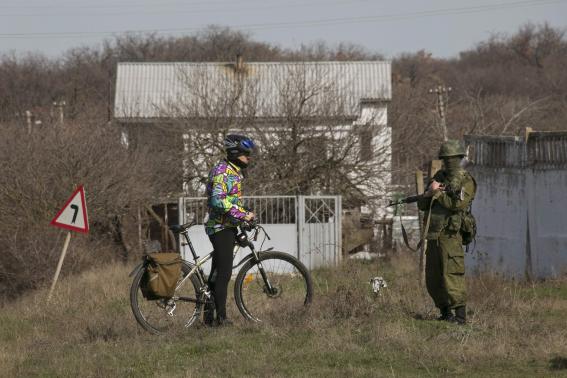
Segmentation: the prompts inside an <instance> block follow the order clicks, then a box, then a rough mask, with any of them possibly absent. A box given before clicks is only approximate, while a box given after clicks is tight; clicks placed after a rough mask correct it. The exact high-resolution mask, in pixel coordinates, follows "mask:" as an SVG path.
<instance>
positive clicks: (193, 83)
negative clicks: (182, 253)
mask: <svg viewBox="0 0 567 378" xmlns="http://www.w3.org/2000/svg"><path fill="white" fill-rule="evenodd" d="M391 97H392V87H391V65H390V63H389V62H381V61H368V62H277V63H244V62H243V60H242V59H241V58H237V60H236V61H235V62H232V63H119V64H118V69H117V79H116V94H115V104H114V118H115V121H116V122H117V123H118V124H119V125H120V126H121V127H122V129H123V132H124V134H123V135H124V141H125V143H145V142H144V140H146V138H147V137H148V135H154V136H155V135H160V134H161V135H163V138H160V139H159V140H160V141H161V142H160V143H164V148H176V149H182V148H183V149H185V150H186V151H202V150H198V146H197V144H196V140H199V139H202V138H201V136H203V135H209V138H210V139H216V140H220V135H222V133H223V132H228V131H234V130H235V129H236V130H237V131H238V130H242V129H244V128H247V129H248V130H250V131H252V132H254V133H258V132H260V133H264V135H265V136H267V139H268V140H270V141H273V142H274V143H276V142H277V140H278V137H277V134H278V133H281V132H282V129H281V126H280V125H289V118H290V116H294V115H295V114H301V117H302V119H303V120H308V121H309V122H308V123H307V124H308V127H309V129H310V130H311V132H312V133H313V134H312V136H314V137H315V135H316V133H318V135H319V137H321V138H322V140H323V139H324V138H334V139H335V140H337V139H338V140H341V138H344V140H347V138H351V137H352V136H353V135H356V137H357V143H358V146H357V149H358V154H359V156H363V157H364V161H365V163H364V164H365V165H368V166H372V164H373V163H375V165H379V167H380V172H381V174H380V175H377V177H368V178H367V180H364V183H360V184H357V185H356V190H359V191H360V192H361V193H363V194H364V195H365V196H367V197H368V198H372V199H374V200H375V201H374V203H373V202H372V201H370V202H369V204H370V205H371V206H372V205H373V206H372V207H373V208H374V209H376V210H377V209H380V208H381V206H378V204H380V205H381V204H383V202H382V200H381V199H383V198H385V197H386V195H387V193H388V192H389V187H390V184H391V183H390V181H391V129H390V127H389V126H388V117H387V109H388V102H389V101H390V100H391ZM219 119H224V121H225V124H224V125H225V126H223V127H224V128H222V127H221V128H220V129H214V126H213V125H217V124H219ZM227 120H228V121H227ZM180 121H182V122H183V125H184V128H183V129H179V130H180V131H178V132H177V133H174V135H175V141H174V142H171V141H166V139H165V136H166V134H167V130H168V128H170V129H171V130H178V129H177V128H176V127H177V126H176V125H178V124H179V122H180ZM221 123H222V122H221ZM226 125H234V126H231V127H230V129H227V127H226ZM242 125H245V126H242ZM283 132H287V133H289V130H287V131H286V130H283ZM169 135H171V134H169ZM215 135H216V136H217V137H215ZM208 148H209V150H208V152H209V155H210V152H212V150H211V148H212V147H208ZM307 148H313V146H312V145H310V146H308V147H307ZM322 153H323V154H325V153H328V151H326V152H325V151H324V150H323V152H322ZM193 155H202V156H205V155H207V154H206V153H202V154H198V153H197V154H196V153H193ZM192 158H193V159H195V158H198V157H195V156H193V157H192ZM202 159H206V157H202ZM206 163H207V162H206V160H203V161H202V164H195V165H194V166H193V167H192V168H191V173H192V175H193V176H191V177H190V178H187V177H188V176H187V175H184V177H185V178H184V180H183V181H184V182H183V190H184V192H185V193H192V194H196V195H198V194H199V190H202V184H201V183H200V180H202V178H203V177H205V175H206V173H207V169H208V168H209V164H206ZM185 170H186V171H187V167H185ZM361 172H362V171H361ZM361 172H352V173H351V174H352V178H353V180H354V178H356V177H358V178H360V175H361V174H362V173H361ZM185 173H187V172H184V174H185ZM357 175H358V176H357ZM354 181H357V180H354ZM358 181H361V180H358ZM180 190H181V188H180ZM274 194H281V193H274ZM314 194H317V193H314ZM323 194H324V193H323ZM332 194H334V193H332ZM380 211H382V210H380ZM383 215H384V214H383V213H380V214H378V215H377V216H379V217H381V216H383Z"/></svg>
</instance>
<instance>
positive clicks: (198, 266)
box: [176, 228, 274, 299]
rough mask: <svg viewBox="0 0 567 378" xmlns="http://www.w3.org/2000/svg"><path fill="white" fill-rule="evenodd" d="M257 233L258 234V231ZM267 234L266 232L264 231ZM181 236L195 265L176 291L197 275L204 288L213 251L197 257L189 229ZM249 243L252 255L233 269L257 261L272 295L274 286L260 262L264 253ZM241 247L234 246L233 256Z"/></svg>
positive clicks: (243, 231)
mask: <svg viewBox="0 0 567 378" xmlns="http://www.w3.org/2000/svg"><path fill="white" fill-rule="evenodd" d="M241 232H242V233H244V234H245V235H246V236H247V234H246V231H245V230H241ZM256 232H258V231H257V230H256ZM264 232H265V231H264ZM180 234H182V235H183V237H184V238H185V243H186V245H187V246H189V250H190V251H191V254H192V256H193V261H194V263H190V265H192V266H193V267H192V269H191V271H190V272H189V273H188V274H187V275H186V276H185V277H184V278H183V280H181V282H180V283H179V284H178V285H177V287H176V289H178V288H180V287H181V286H182V285H183V284H184V283H185V281H186V280H187V279H189V277H191V276H192V275H193V274H195V273H196V274H197V277H198V278H199V282H200V284H201V287H204V286H205V285H206V284H207V283H206V282H205V279H204V277H205V273H204V272H203V269H202V267H203V265H204V264H205V263H206V262H207V261H209V260H210V259H212V257H213V251H211V252H209V253H208V254H206V255H205V256H203V257H199V256H198V255H197V252H195V248H194V247H193V243H191V239H190V238H189V228H186V229H185V230H183V231H182V232H180ZM246 241H247V247H248V248H250V250H251V253H249V254H248V255H246V256H244V257H243V258H242V260H240V261H239V262H238V264H236V265H233V267H232V269H235V268H237V267H239V266H240V265H242V264H244V263H245V262H247V261H248V260H250V259H255V260H256V261H258V270H259V272H260V274H261V276H262V279H263V280H264V283H265V285H266V289H267V290H268V292H270V293H272V292H274V288H273V286H272V284H271V283H270V280H269V279H268V276H267V275H266V272H265V270H264V267H263V265H262V263H261V262H260V259H259V257H260V254H261V253H262V251H256V249H255V248H254V244H252V243H251V242H250V241H248V240H247V239H246ZM240 248H241V246H240V244H239V243H235V244H234V250H233V254H234V255H236V253H237V252H238V251H239V250H240ZM180 299H181V298H180Z"/></svg>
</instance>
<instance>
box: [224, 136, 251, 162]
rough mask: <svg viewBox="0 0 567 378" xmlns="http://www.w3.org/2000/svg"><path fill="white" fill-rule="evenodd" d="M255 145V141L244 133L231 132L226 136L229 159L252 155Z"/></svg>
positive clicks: (226, 149) (225, 144) (225, 141)
mask: <svg viewBox="0 0 567 378" xmlns="http://www.w3.org/2000/svg"><path fill="white" fill-rule="evenodd" d="M255 147H256V145H255V144H254V141H253V140H252V139H251V138H248V137H247V136H244V135H238V134H230V135H227V136H226V138H224V150H225V151H226V155H227V157H228V158H229V159H234V158H237V157H239V156H242V155H246V156H250V154H251V153H252V151H253V150H254V148H255Z"/></svg>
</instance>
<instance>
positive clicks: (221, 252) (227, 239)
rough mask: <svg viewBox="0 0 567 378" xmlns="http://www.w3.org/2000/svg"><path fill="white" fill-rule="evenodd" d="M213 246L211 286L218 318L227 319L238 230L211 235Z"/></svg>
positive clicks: (228, 229)
mask: <svg viewBox="0 0 567 378" xmlns="http://www.w3.org/2000/svg"><path fill="white" fill-rule="evenodd" d="M209 239H210V240H211V243H212V244H213V248H214V251H213V262H212V266H211V274H210V275H209V286H210V287H211V290H212V292H213V295H214V297H215V306H216V310H217V318H221V319H226V296H227V291H228V282H229V281H230V276H231V275H232V259H233V256H232V252H233V251H234V242H235V240H236V228H225V229H224V230H222V231H218V232H215V233H214V234H213V235H209Z"/></svg>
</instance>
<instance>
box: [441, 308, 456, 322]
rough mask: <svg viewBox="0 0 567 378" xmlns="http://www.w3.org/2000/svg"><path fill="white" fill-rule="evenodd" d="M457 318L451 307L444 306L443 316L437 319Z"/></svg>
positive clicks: (448, 320) (448, 319)
mask: <svg viewBox="0 0 567 378" xmlns="http://www.w3.org/2000/svg"><path fill="white" fill-rule="evenodd" d="M454 319H455V315H453V312H452V311H451V309H450V308H449V307H443V308H442V309H441V316H439V317H438V318H437V320H444V321H446V322H452V321H453V320H454Z"/></svg>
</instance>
